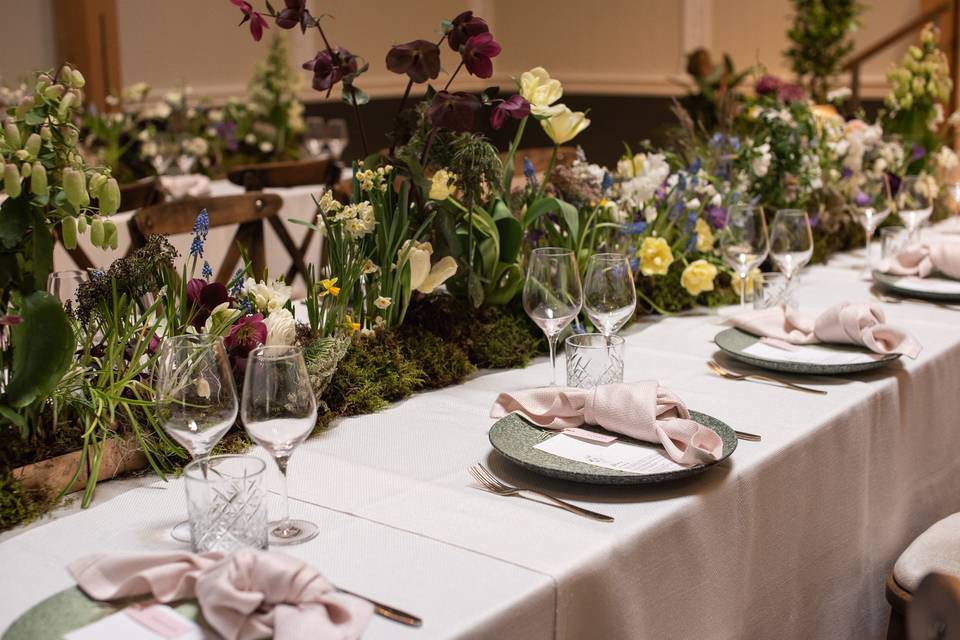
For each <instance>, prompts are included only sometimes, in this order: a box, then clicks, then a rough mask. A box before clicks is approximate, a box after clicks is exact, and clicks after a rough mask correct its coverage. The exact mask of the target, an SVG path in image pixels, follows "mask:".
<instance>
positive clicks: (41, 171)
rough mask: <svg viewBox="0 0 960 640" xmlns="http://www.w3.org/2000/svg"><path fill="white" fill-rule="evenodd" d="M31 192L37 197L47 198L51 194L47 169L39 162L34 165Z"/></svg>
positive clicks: (31, 176) (31, 173) (31, 175)
mask: <svg viewBox="0 0 960 640" xmlns="http://www.w3.org/2000/svg"><path fill="white" fill-rule="evenodd" d="M30 192H31V193H32V194H33V195H35V196H46V195H48V193H49V188H48V187H47V169H46V167H44V166H43V165H42V164H40V162H39V161H37V162H34V163H33V171H31V172H30Z"/></svg>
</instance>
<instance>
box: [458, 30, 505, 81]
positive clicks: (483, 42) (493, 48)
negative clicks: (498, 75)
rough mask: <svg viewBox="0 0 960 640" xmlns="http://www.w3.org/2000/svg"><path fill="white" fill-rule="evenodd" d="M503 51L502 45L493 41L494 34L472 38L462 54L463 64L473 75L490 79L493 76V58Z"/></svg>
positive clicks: (464, 46)
mask: <svg viewBox="0 0 960 640" xmlns="http://www.w3.org/2000/svg"><path fill="white" fill-rule="evenodd" d="M502 50H503V48H502V47H501V46H500V43H499V42H497V41H496V40H494V39H493V34H492V33H481V34H479V35H476V36H470V39H469V40H467V44H465V45H463V51H462V52H461V55H462V56H463V64H464V66H465V67H466V68H467V71H469V72H470V73H471V75H475V76H477V77H478V78H489V77H490V76H492V75H493V58H496V57H497V56H498V55H500V52H501V51H502Z"/></svg>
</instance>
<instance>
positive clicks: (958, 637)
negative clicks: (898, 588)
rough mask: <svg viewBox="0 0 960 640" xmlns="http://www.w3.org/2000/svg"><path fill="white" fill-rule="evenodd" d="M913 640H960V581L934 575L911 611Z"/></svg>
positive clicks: (926, 580)
mask: <svg viewBox="0 0 960 640" xmlns="http://www.w3.org/2000/svg"><path fill="white" fill-rule="evenodd" d="M907 637H908V638H910V640H930V639H932V638H936V640H960V578H957V577H955V576H949V575H946V574H944V573H931V574H929V575H927V576H926V577H925V578H924V579H923V580H921V581H920V586H918V587H917V593H916V595H915V596H914V598H913V603H912V604H911V605H910V608H909V609H907Z"/></svg>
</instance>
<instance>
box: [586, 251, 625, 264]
mask: <svg viewBox="0 0 960 640" xmlns="http://www.w3.org/2000/svg"><path fill="white" fill-rule="evenodd" d="M591 260H596V261H597V262H601V261H610V262H621V261H623V262H626V260H627V256H626V255H625V254H623V253H613V252H612V251H607V252H603V253H594V254H593V255H591V256H590V257H589V258H587V262H589V261H591Z"/></svg>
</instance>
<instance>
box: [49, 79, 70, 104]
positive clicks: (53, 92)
mask: <svg viewBox="0 0 960 640" xmlns="http://www.w3.org/2000/svg"><path fill="white" fill-rule="evenodd" d="M66 90H67V88H66V87H65V86H63V85H62V84H60V83H59V82H58V83H57V84H54V85H50V86H49V87H47V88H46V89H44V90H43V97H44V98H46V99H47V100H58V99H59V98H60V97H62V96H63V92H64V91H66Z"/></svg>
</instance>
